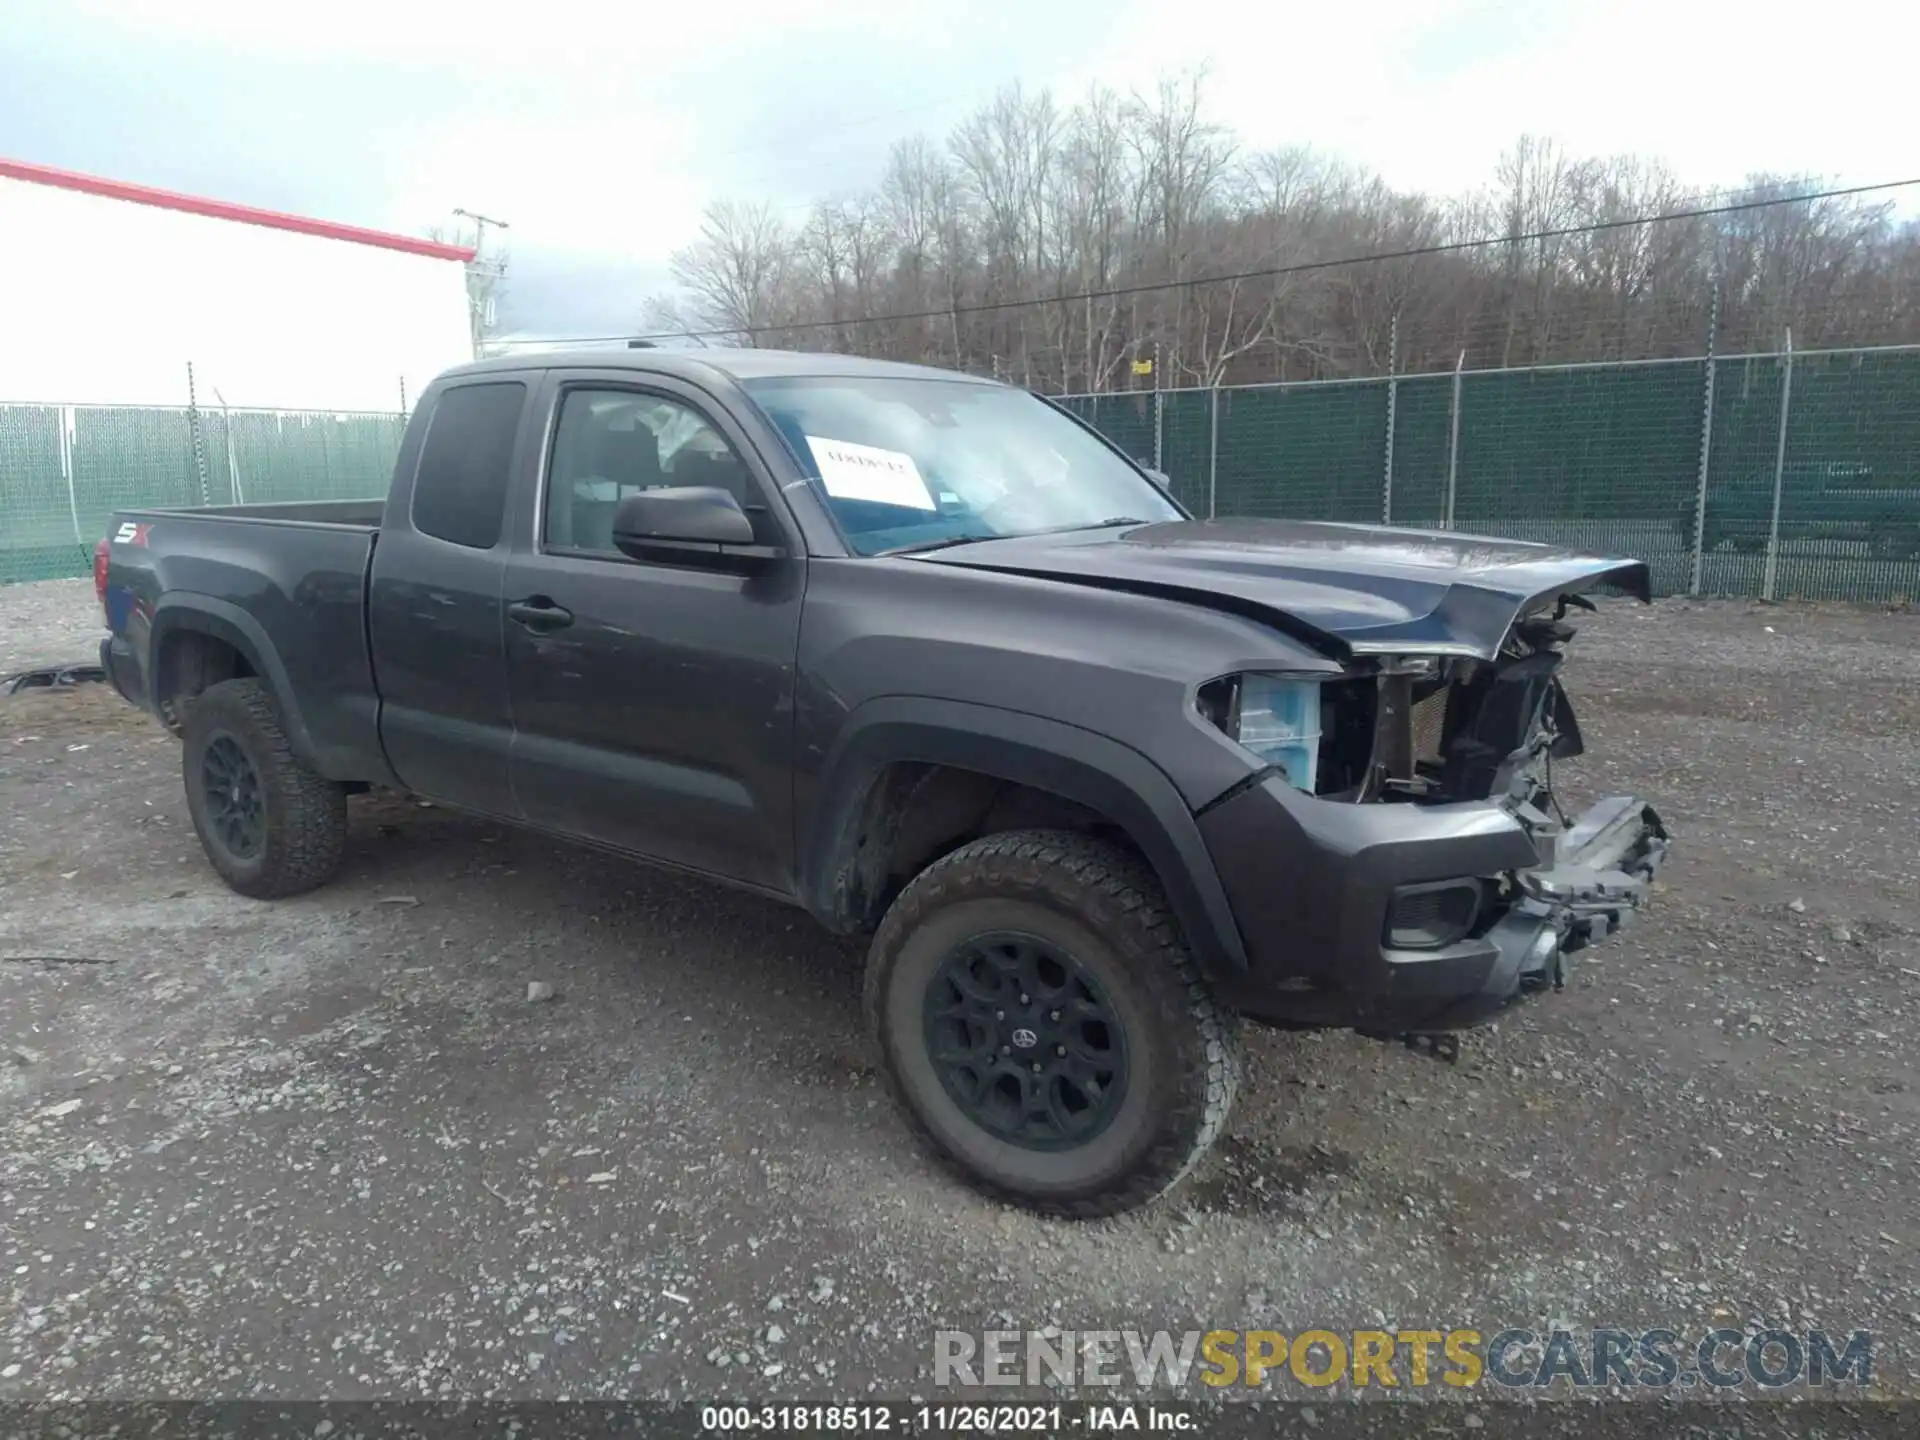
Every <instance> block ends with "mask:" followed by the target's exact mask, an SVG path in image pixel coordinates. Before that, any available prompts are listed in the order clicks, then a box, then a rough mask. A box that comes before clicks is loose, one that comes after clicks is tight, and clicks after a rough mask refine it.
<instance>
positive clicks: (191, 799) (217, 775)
mask: <svg viewBox="0 0 1920 1440" xmlns="http://www.w3.org/2000/svg"><path fill="white" fill-rule="evenodd" d="M182 709H183V712H184V713H183V714H182V717H181V732H182V738H183V744H182V746H181V765H182V779H183V780H184V781H185V784H186V790H187V809H188V811H189V812H190V813H191V814H192V816H193V828H194V833H196V834H197V835H198V836H199V837H200V847H201V848H202V849H203V850H205V851H206V852H207V859H208V860H209V861H210V862H211V863H212V865H213V868H214V869H215V870H216V871H217V872H218V873H219V875H220V878H221V879H222V880H224V881H226V882H227V884H228V885H229V886H230V887H231V888H233V889H234V890H237V891H238V892H239V893H240V894H242V895H247V896H251V897H252V898H253V899H256V900H279V899H283V898H285V897H286V896H289V895H298V894H300V893H302V892H303V891H307V890H312V889H314V888H315V887H316V886H319V885H324V884H325V883H326V882H327V881H328V880H330V879H332V878H333V875H334V872H335V871H336V870H338V869H339V867H340V856H341V854H342V852H343V851H344V850H345V848H346V840H347V796H346V792H345V790H343V789H342V788H341V787H340V786H339V785H337V784H335V783H334V782H333V781H331V780H328V779H326V778H325V777H324V776H322V775H320V774H318V773H316V772H315V771H314V770H313V768H312V767H311V766H309V765H308V764H307V763H306V762H305V761H303V760H302V759H300V757H299V756H297V755H295V754H294V753H293V747H292V745H290V744H289V743H288V741H287V735H286V730H285V728H284V727H283V726H282V725H281V723H280V710H279V707H278V706H277V705H276V704H275V703H274V699H273V694H272V692H271V691H269V690H268V689H267V687H266V686H265V685H264V684H262V683H261V682H260V681H259V680H253V679H248V680H224V681H222V682H221V683H220V684H218V685H214V686H211V687H210V688H208V689H207V690H205V691H203V692H201V693H200V694H199V695H196V696H195V697H194V698H193V699H192V700H190V701H188V702H187V703H186V705H185V706H184V707H182Z"/></svg>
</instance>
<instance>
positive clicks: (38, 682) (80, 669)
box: [0, 663, 107, 695]
mask: <svg viewBox="0 0 1920 1440" xmlns="http://www.w3.org/2000/svg"><path fill="white" fill-rule="evenodd" d="M106 678H107V672H106V671H105V670H102V669H101V668H100V667H99V666H98V665H88V664H84V663H75V664H72V665H41V666H38V667H36V668H35V669H32V670H21V671H17V672H16V673H14V674H12V675H8V676H6V677H4V678H0V694H5V695H18V694H19V693H20V692H21V691H22V690H67V689H71V688H72V687H73V686H75V685H92V684H97V683H99V682H100V681H102V680H105V679H106Z"/></svg>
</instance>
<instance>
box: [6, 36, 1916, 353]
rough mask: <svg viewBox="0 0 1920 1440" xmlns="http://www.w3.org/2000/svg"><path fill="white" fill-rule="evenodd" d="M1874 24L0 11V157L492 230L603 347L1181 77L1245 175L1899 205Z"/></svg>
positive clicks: (1894, 103) (1898, 107) (1882, 55)
mask: <svg viewBox="0 0 1920 1440" xmlns="http://www.w3.org/2000/svg"><path fill="white" fill-rule="evenodd" d="M1916 13H1917V12H1916V10H1915V8H1914V7H1913V6H1911V5H1910V4H1906V3H1901V0H1824V3H1821V4H1818V5H1806V4H1804V3H1802V4H1796V5H1793V6H1792V7H1788V6H1787V5H1785V4H1783V3H1781V0H1758V3H1753V0H1749V3H1745V4H1734V3H1732V0H1534V3H1527V0H1369V3H1366V4H1327V3H1325V0H1315V3H1312V4H1292V3H1285V0H1278V3H1276V0H1264V3H1261V0H1178V3H1172V0H945V3H935V0H785V3H776V0H717V3H712V4H689V3H686V0H673V3H666V0H612V3H593V0H545V3H541V4H537V5H515V4H509V3H506V0H493V3H491V4H488V3H475V0H469V3H464V4H442V3H431V0H330V3H328V4H326V5H324V6H316V5H305V4H303V5H278V6H276V5H272V4H263V3H261V0H0V154H4V155H8V156H11V157H14V158H18V159H23V160H32V161H38V162H40V163H43V164H51V165H58V166H63V167H66V168H69V169H75V170H84V171H90V172H93V173H97V174H103V175H109V176H112V177H114V178H117V179H126V180H134V181H140V182H144V183H147V184H154V185H161V186H166V187H168V188H172V189H179V190H187V191H191V192H194V193H200V194H206V195H211V196H215V197H217V198H220V199H226V200H234V201H240V202H244V203H250V204H257V205H265V206H270V207H274V208H278V209H285V210H291V211H295V212H298V213H302V214H311V215H317V216H321V217H324V218H328V219H336V220H344V221H349V222H353V223H358V224H363V225H372V226H377V227H381V228H386V229H394V230H401V231H405V232H409V233H419V232H420V231H422V230H423V229H424V228H425V227H426V226H429V225H432V224H436V223H440V224H446V223H451V216H450V213H449V212H450V211H451V209H452V208H453V207H455V206H464V207H466V208H468V209H470V210H478V211H481V212H484V213H486V214H490V215H495V216H499V217H502V218H504V219H506V220H509V221H510V222H511V223H512V227H513V228H512V237H511V238H512V242H513V272H512V275H511V277H510V285H509V295H508V298H507V301H506V302H505V304H504V307H503V313H502V315H501V320H502V322H503V324H504V325H505V326H507V327H509V328H512V329H516V330H523V331H534V332H539V333H546V334H578V335H593V334H603V333H606V332H608V331H609V330H613V331H619V330H629V329H632V328H634V327H635V326H636V325H637V323H638V321H639V318H640V314H641V308H642V304H643V301H644V299H645V297H646V295H647V294H648V293H649V292H650V291H653V290H656V289H659V288H662V287H663V286H664V285H665V283H666V269H665V261H666V257H667V256H668V255H669V254H670V253H671V252H672V251H673V250H674V249H675V248H677V247H678V246H680V245H683V244H684V243H686V241H687V240H688V239H689V238H690V237H691V236H692V234H693V233H694V231H695V230H696V229H697V227H698V223H699V212H700V209H701V207H702V205H704V204H705V203H707V202H708V201H709V200H712V199H715V198H719V197H722V196H736V197H742V198H750V199H760V198H766V199H771V200H773V201H774V202H776V203H777V204H781V205H790V206H793V207H795V209H796V210H798V209H800V208H803V207H804V205H805V203H806V202H807V201H809V200H811V199H814V198H818V197H820V196H824V195H830V194H834V193H842V192H847V191H853V190H859V189H863V188H865V187H866V186H868V185H869V184H871V183H872V181H873V180H874V179H875V178H876V176H877V173H878V171H879V167H880V164H881V162H882V160H883V158H884V156H885V153H886V150H887V148H888V146H889V145H890V144H891V143H892V142H893V141H895V140H897V139H899V138H901V137H902V136H904V135H908V134H911V133H913V132H915V131H925V132H928V133H931V134H934V135H944V134H945V132H946V131H947V130H948V128H949V127H950V126H951V125H952V124H953V123H954V122H955V121H957V120H958V119H960V118H962V117H963V116H964V115H965V114H967V113H968V112H969V111H971V110H973V109H974V108H976V107H977V106H979V105H980V104H982V103H983V102H985V101H986V100H988V99H990V98H991V97H992V95H993V93H994V92H995V91H996V90H997V89H998V88H1000V87H1001V86H1004V85H1006V84H1008V83H1010V82H1012V81H1016V80H1017V81H1020V82H1022V83H1024V84H1026V85H1029V86H1041V85H1048V86H1052V87H1054V88H1055V90H1056V91H1057V92H1058V93H1059V94H1060V96H1061V98H1063V99H1071V98H1072V97H1073V96H1074V95H1076V94H1078V93H1079V92H1081V91H1082V90H1084V88H1085V87H1086V85H1087V84H1088V83H1089V82H1091V81H1094V80H1100V81H1103V82H1105V83H1107V84H1109V85H1111V86H1114V87H1116V88H1118V89H1122V90H1125V89H1127V88H1129V87H1141V88H1145V87H1147V86H1150V85H1151V84H1152V83H1153V81H1154V79H1155V77H1156V76H1157V75H1158V74H1161V73H1165V72H1168V71H1171V70H1176V69H1179V68H1182V67H1187V66H1193V65H1196V64H1199V63H1202V62H1207V63H1210V64H1211V67H1212V81H1211V85H1210V94H1211V97H1212V108H1213V112H1214V115H1215V117H1216V118H1217V119H1219V120H1221V121H1223V122H1225V123H1227V124H1228V125H1230V126H1232V127H1233V128H1234V129H1235V130H1236V131H1237V132H1238V133H1239V135H1240V136H1241V137H1242V139H1243V140H1244V141H1245V142H1246V143H1247V144H1249V145H1251V146H1254V147H1266V146H1271V145H1279V144H1301V143H1304V144H1311V145H1313V146H1315V147H1316V148H1318V149H1321V150H1323V151H1327V152H1330V153H1333V154H1338V155H1341V156H1344V157H1346V158H1348V159H1352V160H1355V161H1359V162H1362V163H1364V164H1367V165H1369V166H1371V167H1373V168H1374V169H1376V170H1378V171H1380V172H1381V173H1383V174H1384V175H1385V176H1386V177H1387V179H1388V180H1390V181H1391V182H1393V183H1395V184H1397V185H1402V186H1408V187H1419V188H1424V189H1429V190H1436V191H1454V190H1459V189H1464V188H1469V187H1472V186H1474V185H1477V184H1480V183H1483V182H1484V181H1485V180H1487V179H1488V178H1489V176H1490V174H1491V172H1492V168H1493V165H1494V162H1495V160H1496V158H1497V157H1498V155H1499V153H1500V151H1501V150H1502V149H1504V148H1505V147H1506V146H1508V145H1509V144H1510V143H1511V142H1512V141H1513V139H1514V137H1515V136H1516V135H1517V134H1519V133H1520V132H1521V131H1523V130H1531V131H1534V132H1535V133H1538V134H1544V135H1550V136H1552V137H1554V138H1556V139H1559V140H1561V141H1562V142H1564V143H1565V144H1566V145H1568V146H1569V147H1570V148H1572V149H1573V150H1575V151H1578V152H1584V153H1611V152H1616V151H1635V152H1639V153H1643V154H1648V155H1657V156H1660V157H1662V158H1664V159H1665V160H1667V161H1668V162H1669V163H1670V164H1672V165H1673V166H1674V168H1675V169H1676V170H1677V171H1678V172H1679V173H1680V174H1681V175H1682V176H1683V177H1685V178H1686V179H1688V180H1689V181H1695V182H1698V183H1699V184H1701V185H1702V186H1708V185H1717V184H1725V183H1730V182H1734V181H1737V180H1739V179H1741V178H1742V177H1743V176H1744V175H1746V174H1748V173H1750V172H1752V171H1756V170H1772V171H1777V172H1788V173H1794V174H1817V175H1821V176H1826V177H1834V178H1836V179H1838V180H1840V181H1842V182H1848V183H1865V182H1871V181H1879V180H1891V179H1898V178H1906V177H1908V176H1910V175H1914V174H1916V173H1920V145H1916V144H1915V140H1916V137H1920V122H1916V120H1915V119H1914V114H1913V109H1912V106H1913V95H1914V79H1913V69H1912V66H1913V56H1914V54H1915V53H1916V47H1915V42H1916V41H1917V40H1920V19H1916V18H1915V16H1916Z"/></svg>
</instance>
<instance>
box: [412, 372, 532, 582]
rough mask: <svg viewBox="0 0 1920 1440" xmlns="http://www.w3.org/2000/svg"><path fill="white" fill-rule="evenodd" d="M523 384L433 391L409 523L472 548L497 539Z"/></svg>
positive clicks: (524, 393)
mask: <svg viewBox="0 0 1920 1440" xmlns="http://www.w3.org/2000/svg"><path fill="white" fill-rule="evenodd" d="M526 396H527V387H526V386H525V385H523V384H521V383H520V382H519V381H517V380H513V381H506V382H503V383H498V384H489V385H461V386H459V387H457V388H455V389H452V390H448V391H447V392H446V393H445V394H443V395H441V397H440V400H439V403H438V404H436V405H435V406H434V410H433V418H432V419H431V420H429V421H428V422H427V443H426V444H425V445H424V446H423V447H422V448H421V451H420V468H419V470H418V471H417V472H416V473H415V475H414V478H413V528H414V529H416V530H418V531H419V532H420V533H421V534H423V535H432V536H434V537H436V538H437V539H441V540H451V541H452V542H453V543H454V544H455V545H465V546H468V547H469V548H471V549H474V550H491V549H492V548H493V547H494V545H495V544H497V543H498V542H499V539H500V522H501V519H502V517H503V516H504V514H505V512H506V508H507V477H508V470H509V467H510V465H511V464H512V461H513V437H514V434H515V432H516V431H517V430H518V429H519V428H520V409H521V406H522V404H523V403H524V402H525V400H526Z"/></svg>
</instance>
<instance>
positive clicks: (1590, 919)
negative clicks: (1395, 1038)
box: [1420, 795, 1671, 1030]
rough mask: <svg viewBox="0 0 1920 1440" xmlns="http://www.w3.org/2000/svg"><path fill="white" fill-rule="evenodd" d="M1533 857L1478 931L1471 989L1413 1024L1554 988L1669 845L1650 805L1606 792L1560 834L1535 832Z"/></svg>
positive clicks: (1615, 928)
mask: <svg viewBox="0 0 1920 1440" xmlns="http://www.w3.org/2000/svg"><path fill="white" fill-rule="evenodd" d="M1534 842H1535V844H1536V846H1538V847H1539V849H1540V850H1541V852H1542V853H1541V856H1540V859H1541V863H1540V865H1539V866H1538V867H1537V868H1535V869H1531V870H1520V871H1516V872H1515V873H1514V876H1513V882H1514V890H1515V892H1516V895H1517V898H1516V899H1515V901H1514V903H1513V906H1512V908H1511V909H1510V910H1509V911H1508V912H1507V913H1506V915H1504V916H1503V917H1502V918H1501V919H1500V920H1498V921H1497V922H1495V924H1494V926H1493V928H1492V929H1491V930H1489V931H1488V932H1487V935H1486V939H1487V940H1488V941H1489V942H1490V943H1491V944H1492V945H1493V947H1494V950H1495V953H1496V959H1495V963H1494V966H1493V968H1492V969H1491V970H1490V971H1489V972H1488V974H1487V977H1486V980H1485V982H1484V983H1483V984H1482V985H1481V987H1480V989H1479V990H1478V991H1477V992H1475V993H1474V994H1472V995H1466V996H1462V997H1460V999H1459V1001H1457V1002H1456V1004H1455V1005H1454V1007H1452V1009H1450V1010H1448V1011H1445V1012H1442V1013H1441V1014H1439V1015H1437V1016H1434V1017H1432V1018H1431V1019H1429V1020H1428V1021H1427V1022H1426V1023H1425V1024H1424V1025H1422V1026H1421V1027H1420V1028H1422V1029H1428V1030H1449V1029H1457V1028H1459V1027H1461V1026H1463V1025H1472V1024H1477V1023H1478V1022H1479V1021H1481V1020H1484V1019H1486V1018H1487V1017H1488V1016H1489V1015H1491V1014H1493V1013H1495V1012H1497V1011H1498V1010H1500V1009H1502V1008H1504V1007H1505V1006H1506V1005H1507V1004H1508V1003H1509V1002H1511V1001H1512V1000H1514V999H1515V998H1517V997H1518V996H1520V995H1521V994H1524V993H1525V992H1526V991H1528V990H1530V989H1534V990H1537V989H1544V988H1547V987H1548V986H1551V987H1552V988H1553V989H1555V990H1558V989H1559V988H1560V986H1561V984H1562V981H1563V980H1564V978H1565V974H1566V966H1567V961H1568V959H1569V957H1571V956H1573V955H1576V954H1577V953H1578V952H1580V951H1581V950H1584V949H1586V948H1587V947H1588V946H1590V945H1597V944H1599V943H1600V942H1601V941H1602V940H1605V939H1607V938H1608V937H1609V936H1612V935H1617V934H1618V933H1619V932H1620V931H1621V930H1622V929H1623V928H1624V927H1625V926H1626V925H1628V924H1629V923H1630V922H1631V921H1632V920H1633V919H1634V917H1635V916H1636V915H1637V914H1638V913H1639V911H1640V909H1641V907H1642V906H1643V905H1645V904H1646V902H1647V897H1648V896H1649V895H1650V894H1651V893H1652V889H1653V877H1654V875H1655V873H1656V872H1657V871H1658V870H1659V869H1660V866H1661V865H1662V864H1663V863H1665V861H1666V858H1667V849H1668V846H1669V844H1670V843H1671V841H1670V839H1669V837H1668V835H1667V829H1666V826H1665V825H1664V824H1662V823H1661V820H1660V817H1659V815H1658V814H1656V813H1655V812H1654V809H1653V807H1652V806H1651V805H1647V804H1645V803H1643V802H1642V801H1640V800H1637V799H1635V798H1633V797H1632V796H1630V795H1616V796H1613V797H1611V798H1609V799H1606V800H1601V801H1599V802H1598V803H1596V804H1594V805H1593V806H1591V807H1590V808H1589V809H1587V810H1586V811H1585V812H1584V813H1583V814H1582V815H1580V816H1579V818H1578V819H1576V820H1575V821H1574V822H1573V823H1572V824H1571V825H1569V826H1568V827H1567V828H1566V830H1565V831H1564V832H1559V833H1553V832H1548V833H1546V834H1541V833H1540V832H1538V831H1536V832H1535V835H1534Z"/></svg>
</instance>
